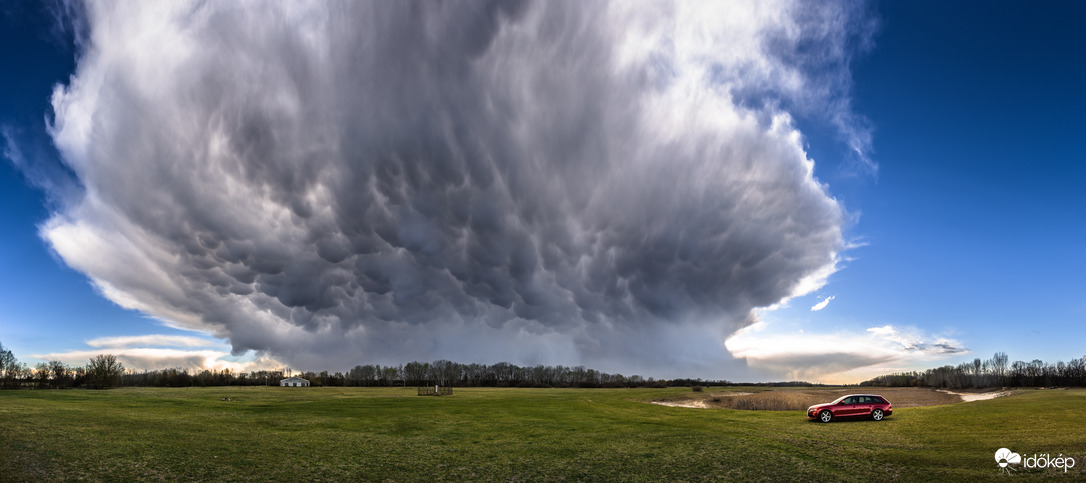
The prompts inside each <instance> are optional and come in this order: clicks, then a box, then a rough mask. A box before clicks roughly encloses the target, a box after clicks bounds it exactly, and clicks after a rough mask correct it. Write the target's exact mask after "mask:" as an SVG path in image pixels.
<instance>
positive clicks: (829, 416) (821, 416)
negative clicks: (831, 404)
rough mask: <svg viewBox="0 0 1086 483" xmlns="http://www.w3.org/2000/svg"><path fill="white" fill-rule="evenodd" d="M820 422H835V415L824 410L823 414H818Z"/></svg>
mask: <svg viewBox="0 0 1086 483" xmlns="http://www.w3.org/2000/svg"><path fill="white" fill-rule="evenodd" d="M818 420H819V421H822V422H823V423H828V422H830V421H832V420H833V413H831V412H830V411H829V410H828V409H823V410H822V412H820V413H818Z"/></svg>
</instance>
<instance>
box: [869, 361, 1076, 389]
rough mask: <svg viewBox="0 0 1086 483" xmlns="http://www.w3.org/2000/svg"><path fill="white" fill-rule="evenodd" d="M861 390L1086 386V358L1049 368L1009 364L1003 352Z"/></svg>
mask: <svg viewBox="0 0 1086 483" xmlns="http://www.w3.org/2000/svg"><path fill="white" fill-rule="evenodd" d="M860 385H861V386H894V387H906V386H912V387H934V388H947V389H966V388H981V387H1046V386H1063V387H1069V386H1086V357H1081V358H1078V359H1074V360H1072V361H1070V362H1063V361H1056V363H1054V364H1051V363H1047V362H1044V361H1042V360H1040V359H1034V360H1033V361H1032V362H1025V361H1014V362H1010V363H1008V358H1007V354H1006V353H1005V352H996V353H995V355H993V356H992V358H991V359H988V360H981V359H980V358H979V357H978V358H975V359H973V360H972V361H971V362H963V363H961V364H958V365H957V366H953V365H946V366H942V367H935V368H932V369H928V370H926V371H923V372H919V371H913V372H899V373H895V374H888V375H884V376H878V377H876V378H874V379H871V380H869V381H864V382H862V383H860Z"/></svg>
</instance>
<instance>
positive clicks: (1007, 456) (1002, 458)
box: [995, 448, 1022, 473]
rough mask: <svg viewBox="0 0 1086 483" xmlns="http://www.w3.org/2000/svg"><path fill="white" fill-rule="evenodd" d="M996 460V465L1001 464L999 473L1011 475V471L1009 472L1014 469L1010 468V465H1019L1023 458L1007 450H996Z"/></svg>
mask: <svg viewBox="0 0 1086 483" xmlns="http://www.w3.org/2000/svg"><path fill="white" fill-rule="evenodd" d="M995 460H996V463H999V471H1001V472H1003V473H1010V471H1008V470H1013V469H1014V468H1009V467H1008V465H1016V464H1018V463H1021V462H1022V456H1021V455H1019V454H1018V453H1015V452H1013V451H1011V450H1009V449H1007V448H999V449H997V450H996V453H995ZM1015 471H1017V470H1015Z"/></svg>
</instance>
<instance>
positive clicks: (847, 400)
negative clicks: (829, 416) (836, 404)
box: [841, 397, 856, 404]
mask: <svg viewBox="0 0 1086 483" xmlns="http://www.w3.org/2000/svg"><path fill="white" fill-rule="evenodd" d="M841 404H856V398H854V397H846V398H845V400H844V401H841Z"/></svg>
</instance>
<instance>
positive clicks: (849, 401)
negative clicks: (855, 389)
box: [834, 396, 856, 417]
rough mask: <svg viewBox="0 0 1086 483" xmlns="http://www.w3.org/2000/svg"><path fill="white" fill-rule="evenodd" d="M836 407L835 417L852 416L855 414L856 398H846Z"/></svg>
mask: <svg viewBox="0 0 1086 483" xmlns="http://www.w3.org/2000/svg"><path fill="white" fill-rule="evenodd" d="M838 406H840V407H838V408H837V410H836V411H834V413H835V416H846V417H847V416H852V415H854V414H856V397H855V396H854V397H846V398H845V399H843V400H842V401H841V404H839V405H838Z"/></svg>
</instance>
